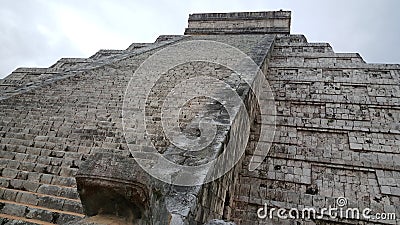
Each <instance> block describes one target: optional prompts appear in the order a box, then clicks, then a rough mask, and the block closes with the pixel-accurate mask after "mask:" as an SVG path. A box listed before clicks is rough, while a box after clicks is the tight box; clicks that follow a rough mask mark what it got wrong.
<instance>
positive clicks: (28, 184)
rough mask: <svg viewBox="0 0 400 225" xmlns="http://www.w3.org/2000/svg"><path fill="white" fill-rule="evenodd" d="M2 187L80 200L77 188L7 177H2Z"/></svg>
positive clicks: (0, 179)
mask: <svg viewBox="0 0 400 225" xmlns="http://www.w3.org/2000/svg"><path fill="white" fill-rule="evenodd" d="M0 186H1V187H3V188H7V189H14V190H21V191H29V192H36V193H38V194H46V195H52V196H59V197H63V198H68V199H71V200H79V194H78V192H77V190H76V188H71V187H64V186H58V185H50V184H42V183H38V182H32V181H28V180H19V179H10V178H5V177H0ZM15 197H16V196H14V198H15ZM11 200H14V199H11Z"/></svg>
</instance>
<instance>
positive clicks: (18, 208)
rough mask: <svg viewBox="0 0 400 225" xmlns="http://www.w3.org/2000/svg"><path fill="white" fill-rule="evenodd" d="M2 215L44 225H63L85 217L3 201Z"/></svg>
mask: <svg viewBox="0 0 400 225" xmlns="http://www.w3.org/2000/svg"><path fill="white" fill-rule="evenodd" d="M0 214H5V215H9V216H15V217H20V218H26V219H33V220H37V221H38V223H39V224H44V223H43V222H42V221H44V222H46V223H47V224H63V223H66V222H68V221H72V220H76V219H81V218H83V217H84V215H83V214H80V213H73V212H66V211H61V210H55V209H49V208H45V207H40V206H34V205H29V204H21V203H16V202H12V201H7V200H1V199H0ZM39 221H40V222H39Z"/></svg>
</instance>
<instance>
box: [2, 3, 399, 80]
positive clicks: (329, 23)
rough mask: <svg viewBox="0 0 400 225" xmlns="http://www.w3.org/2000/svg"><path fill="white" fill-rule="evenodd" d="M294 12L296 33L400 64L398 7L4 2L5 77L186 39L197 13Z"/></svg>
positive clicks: (378, 60)
mask: <svg viewBox="0 0 400 225" xmlns="http://www.w3.org/2000/svg"><path fill="white" fill-rule="evenodd" d="M279 9H284V10H291V11H292V33H300V34H304V35H306V37H307V39H308V41H312V42H316V41H319V42H329V43H330V44H331V45H332V47H333V48H334V50H335V51H337V52H359V53H360V54H361V55H362V56H363V57H364V59H365V60H366V61H367V62H371V63H372V62H374V63H400V44H399V40H400V13H398V10H399V9H400V1H399V0H331V1H323V0H227V1H220V0H197V1H194V0H193V1H192V0H180V1H178V0H168V1H166V0H158V1H155V0H141V1H139V0H47V1H46V0H14V1H13V0H0V78H2V77H4V76H6V75H8V74H9V73H11V72H12V71H13V70H14V69H16V68H17V67H28V66H33V67H49V66H50V65H52V64H53V63H55V62H56V61H57V60H58V59H60V58H61V57H89V56H91V55H92V54H94V53H95V52H97V51H98V50H99V49H125V48H127V47H128V46H129V45H130V44H131V43H133V42H154V40H155V39H156V38H157V37H158V35H162V34H183V32H184V29H185V27H186V26H187V18H188V14H190V13H201V12H232V11H235V12H236V11H268V10H279Z"/></svg>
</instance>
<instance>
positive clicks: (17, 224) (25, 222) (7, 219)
mask: <svg viewBox="0 0 400 225" xmlns="http://www.w3.org/2000/svg"><path fill="white" fill-rule="evenodd" d="M0 224H1V225H37V224H39V225H53V223H47V222H43V221H40V220H34V219H28V218H23V217H19V216H10V215H7V214H2V213H0Z"/></svg>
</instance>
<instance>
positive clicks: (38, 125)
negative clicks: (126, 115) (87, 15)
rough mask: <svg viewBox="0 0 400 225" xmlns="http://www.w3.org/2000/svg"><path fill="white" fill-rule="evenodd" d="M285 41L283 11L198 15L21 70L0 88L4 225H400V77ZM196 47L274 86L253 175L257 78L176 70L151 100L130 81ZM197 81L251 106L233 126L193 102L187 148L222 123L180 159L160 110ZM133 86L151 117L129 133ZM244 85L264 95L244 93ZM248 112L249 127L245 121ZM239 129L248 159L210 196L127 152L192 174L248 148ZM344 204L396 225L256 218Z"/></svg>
mask: <svg viewBox="0 0 400 225" xmlns="http://www.w3.org/2000/svg"><path fill="white" fill-rule="evenodd" d="M289 32H290V12H286V11H279V12H257V13H254V12H253V13H228V14H193V15H190V17H189V25H188V28H187V29H186V31H185V34H187V35H185V36H179V35H164V36H160V37H159V38H158V39H157V40H156V42H154V43H134V44H132V45H131V46H129V47H128V48H127V49H126V50H100V51H99V52H97V53H96V54H95V55H93V56H92V57H90V58H88V59H61V60H59V61H58V62H56V63H55V64H54V65H53V66H52V67H50V68H39V69H37V68H36V69H35V68H22V69H17V70H16V71H14V72H13V73H12V74H11V75H9V76H8V77H6V78H5V79H3V80H0V224H1V225H3V224H7V225H11V224H24V225H25V224H70V225H72V224H82V225H84V224H86V225H88V224H91V225H95V224H146V225H147V224H160V225H162V224H233V222H234V223H235V224H376V223H378V222H379V223H382V224H399V223H400V221H399V218H400V164H399V162H400V152H399V146H400V108H399V99H400V89H399V83H400V66H399V65H384V64H367V63H365V62H364V60H363V59H362V58H361V56H359V55H358V54H352V53H335V52H333V50H332V48H331V47H330V45H329V44H327V43H308V42H307V40H306V38H305V37H304V36H303V35H290V34H289ZM194 40H211V41H217V42H221V43H225V44H228V45H231V46H233V47H235V48H238V49H240V50H241V51H242V52H244V53H246V54H247V55H248V56H250V57H251V58H252V59H253V60H254V61H255V63H256V64H257V65H258V66H259V68H260V69H262V70H263V72H264V74H265V78H266V79H267V80H268V82H269V84H270V86H271V87H272V89H273V92H274V96H275V105H276V116H277V117H276V124H277V127H276V133H275V137H274V141H273V145H272V148H271V150H270V151H269V153H268V155H267V157H266V159H265V160H264V161H263V163H262V164H261V166H260V167H259V168H257V169H256V170H254V171H250V170H249V162H250V159H251V158H252V156H253V154H254V151H255V146H256V144H257V143H262V144H268V143H267V141H266V140H260V132H261V131H262V130H261V129H267V128H266V127H268V126H266V124H262V121H263V120H262V117H263V116H265V115H262V114H261V113H260V107H263V106H264V107H265V103H264V102H263V101H260V102H257V99H256V97H258V95H260V96H263V95H264V94H265V88H264V87H263V86H262V84H261V83H260V82H259V81H260V77H257V76H254V77H251V76H250V77H245V75H243V74H241V75H238V74H235V73H233V71H231V70H230V69H229V68H225V67H221V66H219V65H215V64H212V63H209V62H196V63H189V64H182V65H177V66H176V67H174V68H171V70H169V71H168V72H167V73H165V74H164V76H163V77H162V79H160V80H159V81H157V83H156V85H155V86H154V89H153V91H152V92H151V93H150V95H147V93H143V87H144V86H145V84H146V82H148V81H149V80H151V77H146V76H141V77H134V73H135V71H136V70H137V69H138V68H139V66H140V65H141V64H142V63H143V62H144V61H145V60H146V59H148V58H149V57H150V56H152V55H154V54H155V53H156V52H157V51H158V50H160V49H163V48H166V47H168V46H171V45H173V44H177V43H183V42H187V41H194ZM198 54H205V53H202V52H198ZM183 57H184V56H183ZM216 57H217V56H216ZM166 60H168V59H166ZM224 60H227V61H229V60H230V58H229V57H226V58H225V59H224ZM155 66H157V65H155ZM201 74H212V76H213V77H215V78H217V79H219V80H221V81H223V82H225V83H227V84H229V85H230V86H231V87H232V89H233V90H235V92H237V93H238V95H239V96H240V97H241V98H242V100H243V103H244V105H245V107H244V108H238V109H237V111H235V115H234V119H232V118H230V119H229V115H227V111H226V109H224V107H223V105H222V104H221V103H219V102H218V101H215V100H213V99H209V98H193V99H192V100H191V101H190V102H188V103H187V104H186V105H185V106H184V107H183V108H182V109H181V112H182V114H181V116H180V118H179V122H180V126H181V128H182V132H183V133H184V134H185V135H187V136H188V137H191V138H195V137H196V136H197V135H198V132H199V131H198V126H196V124H198V123H199V122H198V118H199V117H201V116H204V115H207V116H208V117H210V118H213V119H214V121H218V122H219V126H218V129H217V131H216V135H215V140H214V141H213V142H212V143H211V144H210V145H209V146H208V147H207V148H205V151H202V152H200V153H198V152H188V151H183V150H181V149H179V148H177V147H176V146H174V145H173V144H172V143H171V142H170V141H169V140H168V138H166V137H165V134H164V133H163V130H162V124H161V122H160V117H161V116H162V115H161V112H160V110H159V108H160V107H161V105H162V102H163V101H164V99H165V97H166V94H168V93H169V92H171V90H172V89H173V88H174V86H175V85H177V84H179V83H180V82H181V81H183V80H186V79H189V78H194V77H196V76H199V75H201ZM132 77H134V80H133V82H132V83H131V85H132V84H133V87H135V88H133V89H132V90H133V92H131V93H129V94H131V95H133V96H135V97H136V98H135V99H133V101H137V103H138V104H136V105H139V103H141V102H144V101H146V104H147V105H148V107H149V108H148V109H150V110H147V111H146V114H145V115H144V117H141V116H139V113H136V114H135V113H133V114H132V117H131V118H132V121H124V122H125V123H126V124H129V125H132V126H131V127H129V128H131V129H125V130H124V129H123V121H122V118H123V113H122V108H123V101H124V97H126V96H125V90H126V88H127V86H128V84H129V81H130V80H131V78H132ZM244 79H247V80H251V81H253V84H252V85H254V86H252V88H253V89H254V90H259V92H251V91H250V86H248V85H246V84H245V83H244V82H243V80H244ZM194 88H195V87H193V89H194ZM189 94H193V93H189ZM219 94H220V96H221V97H224V93H219ZM225 97H228V96H225ZM133 106H135V104H133ZM130 110H132V112H134V110H140V108H134V107H133V108H130ZM128 112H130V111H129V110H128ZM244 112H247V113H248V114H249V116H250V120H249V121H243V120H242V119H243V118H242V115H243V113H244ZM143 119H145V120H146V121H148V122H149V121H150V122H151V123H150V124H151V125H149V126H148V127H147V128H146V130H145V129H144V128H141V127H140V126H134V125H135V124H134V123H135V121H137V120H143ZM246 125H250V126H251V129H250V131H251V133H250V136H249V137H248V138H249V142H248V144H247V148H246V152H245V154H244V155H243V157H242V158H240V160H239V161H238V164H237V165H236V166H235V167H234V168H233V169H231V170H230V171H229V172H228V173H226V174H225V175H224V176H222V177H220V178H219V179H217V180H215V181H214V182H211V183H207V184H204V185H199V186H193V187H182V186H174V185H169V184H167V183H164V182H161V181H159V180H157V179H154V178H152V177H151V176H150V175H149V174H147V173H146V172H145V171H144V170H143V169H142V168H141V167H140V166H139V165H138V164H137V161H136V160H135V159H134V158H132V154H131V152H130V151H129V149H130V150H132V149H133V150H134V151H133V153H135V154H133V155H135V157H137V158H141V160H147V162H148V163H149V165H151V164H153V165H154V164H155V163H157V161H154V160H153V159H152V157H151V156H150V155H149V154H147V152H146V151H147V149H148V147H149V146H147V145H146V142H145V140H146V139H150V140H151V141H152V143H153V144H154V146H155V147H156V149H157V151H158V152H159V153H160V154H162V155H163V156H164V157H165V158H167V159H168V160H170V161H171V162H174V163H177V164H179V165H186V166H193V165H200V164H204V163H206V162H209V161H211V160H213V159H215V158H216V157H217V156H219V155H220V154H222V152H224V151H227V152H229V153H231V154H232V155H234V154H236V152H235V148H234V147H232V146H238V145H240V144H242V142H243V140H245V137H243V134H244V132H241V131H243V130H244V128H245V126H246ZM144 134H146V137H144ZM139 153H140V154H139ZM206 172H207V171H206ZM165 173H166V174H172V175H173V172H171V171H168V170H165ZM210 173H211V172H210ZM172 175H171V177H173V176H172ZM212 175H213V174H212V173H211V174H209V176H212ZM193 176H194V175H193ZM339 197H345V198H347V200H348V206H351V207H357V208H359V209H362V208H365V207H369V208H371V209H372V213H374V214H375V213H382V212H386V213H396V215H397V220H385V221H383V220H382V221H373V220H370V221H368V220H365V219H363V218H360V219H358V220H342V219H331V218H329V217H328V216H325V217H323V219H316V220H301V219H299V220H293V219H287V220H282V219H278V218H277V217H274V219H272V220H267V219H260V218H258V217H257V210H258V209H259V208H260V207H264V204H267V205H268V207H276V208H280V207H282V208H286V209H290V208H297V209H302V208H304V207H314V208H316V209H321V208H324V207H327V206H329V205H332V206H334V205H335V204H336V199H337V198H339ZM226 221H233V222H226Z"/></svg>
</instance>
